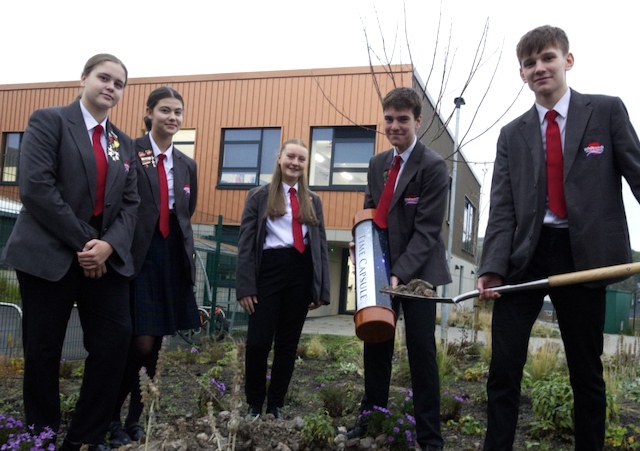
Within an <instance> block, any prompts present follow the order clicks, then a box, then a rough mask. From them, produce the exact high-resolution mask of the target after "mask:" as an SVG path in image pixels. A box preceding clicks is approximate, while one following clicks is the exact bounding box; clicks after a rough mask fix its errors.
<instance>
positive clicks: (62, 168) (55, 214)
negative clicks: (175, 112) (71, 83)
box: [2, 100, 140, 281]
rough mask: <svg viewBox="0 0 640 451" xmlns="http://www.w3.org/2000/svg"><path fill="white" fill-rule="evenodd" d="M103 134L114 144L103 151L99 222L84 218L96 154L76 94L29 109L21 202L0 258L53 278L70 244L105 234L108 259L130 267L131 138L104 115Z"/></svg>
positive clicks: (69, 256) (122, 269)
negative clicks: (68, 100) (110, 151)
mask: <svg viewBox="0 0 640 451" xmlns="http://www.w3.org/2000/svg"><path fill="white" fill-rule="evenodd" d="M105 132H106V133H107V136H111V137H112V138H113V139H114V140H116V141H117V142H118V144H119V146H118V147H117V149H116V150H117V158H115V157H114V158H112V157H107V161H108V169H107V180H106V186H105V199H104V213H103V219H102V230H96V229H94V228H93V227H91V226H90V225H89V221H90V220H91V218H92V216H93V208H94V204H95V198H96V184H97V182H96V160H95V155H94V153H93V145H92V143H91V140H90V139H89V134H88V132H87V129H86V126H85V122H84V118H83V117H82V111H81V109H80V101H79V100H76V101H75V102H73V103H72V104H70V105H68V106H65V107H53V108H45V109H41V110H37V111H35V112H34V113H33V114H32V116H31V118H30V119H29V124H28V125H27V128H26V130H25V132H24V136H23V138H22V144H21V146H20V172H19V187H20V199H21V201H22V204H23V207H22V210H21V211H20V214H19V215H18V220H17V221H16V224H15V226H14V228H13V231H12V232H11V235H10V237H9V240H8V242H7V245H6V247H5V249H4V252H3V255H2V258H3V260H4V261H5V262H6V263H7V264H8V265H10V266H12V267H14V268H15V269H17V270H20V271H23V272H26V273H28V274H31V275H34V276H37V277H41V278H43V279H46V280H50V281H58V280H60V279H61V278H62V277H63V276H64V275H65V274H66V273H67V271H68V270H69V268H70V266H71V263H72V261H73V260H74V259H77V255H76V252H78V251H81V250H82V248H83V247H84V245H85V244H86V243H87V242H88V241H90V240H91V239H94V238H99V239H101V240H104V241H107V242H108V243H109V244H110V245H111V246H112V247H113V253H112V254H111V256H110V257H109V259H108V260H107V263H108V264H109V266H110V267H111V268H112V269H113V270H114V271H116V272H118V273H119V274H121V275H123V276H125V277H128V276H131V275H132V274H133V261H132V258H131V251H130V249H131V242H132V239H133V230H134V229H135V223H136V214H137V211H138V204H139V202H140V199H139V197H138V191H137V187H136V170H135V166H136V164H137V163H136V158H135V157H134V155H133V151H132V146H131V140H130V138H129V137H128V136H127V135H126V134H125V133H124V132H122V131H120V130H119V129H117V128H116V127H115V126H114V125H113V124H111V123H110V122H109V123H108V124H107V127H106V131H105Z"/></svg>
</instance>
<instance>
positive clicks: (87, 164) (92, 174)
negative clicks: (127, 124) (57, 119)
mask: <svg viewBox="0 0 640 451" xmlns="http://www.w3.org/2000/svg"><path fill="white" fill-rule="evenodd" d="M67 113H68V114H67V120H68V121H69V124H68V126H69V132H70V133H71V136H72V137H73V140H74V141H75V143H76V146H77V150H78V157H79V158H80V161H82V164H83V166H84V173H85V176H86V177H87V186H88V187H89V193H90V196H91V199H92V201H91V202H92V203H93V204H94V205H95V201H96V190H97V183H98V181H97V173H96V171H97V169H96V157H95V154H94V153H93V144H91V140H90V139H89V132H88V131H87V126H86V124H85V123H84V118H83V117H82V110H81V109H80V101H79V100H78V101H76V102H74V103H72V104H71V105H69V107H68V109H67Z"/></svg>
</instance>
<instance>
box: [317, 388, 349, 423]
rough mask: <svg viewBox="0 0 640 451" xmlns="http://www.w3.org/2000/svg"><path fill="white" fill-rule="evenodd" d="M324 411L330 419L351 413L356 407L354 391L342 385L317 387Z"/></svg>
mask: <svg viewBox="0 0 640 451" xmlns="http://www.w3.org/2000/svg"><path fill="white" fill-rule="evenodd" d="M317 390H318V396H319V397H320V399H321V400H322V403H323V405H324V410H325V412H327V414H328V415H329V416H330V417H332V418H337V417H340V416H342V415H344V414H345V413H347V412H351V411H353V409H354V408H355V405H356V401H355V394H354V390H353V389H352V388H351V387H348V386H345V385H342V384H331V385H326V384H321V385H320V386H319V387H317Z"/></svg>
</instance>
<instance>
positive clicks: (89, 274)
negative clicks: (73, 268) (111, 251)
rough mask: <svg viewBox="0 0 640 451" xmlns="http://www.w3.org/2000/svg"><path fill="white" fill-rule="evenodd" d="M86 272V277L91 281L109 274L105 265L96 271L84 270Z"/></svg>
mask: <svg viewBox="0 0 640 451" xmlns="http://www.w3.org/2000/svg"><path fill="white" fill-rule="evenodd" d="M82 270H83V271H84V276H85V277H88V278H89V279H99V278H100V277H102V276H104V275H105V274H106V273H107V265H105V264H104V263H103V264H102V265H101V266H99V267H98V268H96V269H84V268H83V269H82Z"/></svg>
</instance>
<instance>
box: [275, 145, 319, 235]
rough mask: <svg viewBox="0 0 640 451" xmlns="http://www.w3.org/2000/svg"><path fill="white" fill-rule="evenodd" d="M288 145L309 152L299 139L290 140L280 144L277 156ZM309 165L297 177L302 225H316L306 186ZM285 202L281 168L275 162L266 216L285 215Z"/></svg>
mask: <svg viewBox="0 0 640 451" xmlns="http://www.w3.org/2000/svg"><path fill="white" fill-rule="evenodd" d="M289 144H297V145H298V146H301V147H304V148H305V149H307V151H308V150H309V148H308V147H307V145H306V144H305V143H304V142H303V141H302V140H300V139H297V138H292V139H288V140H287V141H285V142H284V144H282V147H281V148H280V152H278V155H280V154H282V152H283V151H284V149H285V147H287V145H289ZM308 168H309V163H308V162H307V165H306V166H305V169H304V171H303V173H302V175H301V176H300V177H298V201H299V203H300V220H301V221H302V223H303V224H311V225H317V224H318V218H317V217H316V212H315V209H314V207H313V201H312V200H311V190H310V189H309V185H308V184H307V169H308ZM285 210H286V208H285V202H284V191H283V189H282V168H280V163H279V162H276V167H275V169H274V170H273V177H272V178H271V185H269V196H268V197H267V211H266V213H265V214H266V216H268V217H270V218H279V217H280V216H284V214H285Z"/></svg>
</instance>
